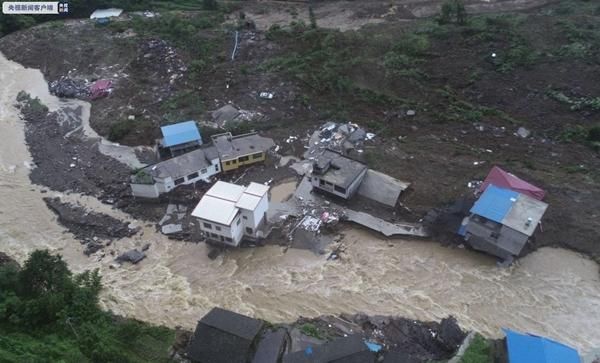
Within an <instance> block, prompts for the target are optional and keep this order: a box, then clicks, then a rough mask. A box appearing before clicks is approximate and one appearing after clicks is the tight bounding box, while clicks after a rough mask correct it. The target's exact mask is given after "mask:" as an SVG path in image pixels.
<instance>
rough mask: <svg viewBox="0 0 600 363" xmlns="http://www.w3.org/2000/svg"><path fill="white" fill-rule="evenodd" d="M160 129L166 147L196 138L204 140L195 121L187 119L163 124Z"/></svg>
mask: <svg viewBox="0 0 600 363" xmlns="http://www.w3.org/2000/svg"><path fill="white" fill-rule="evenodd" d="M160 131H161V132H162V135H163V139H164V140H163V146H164V147H170V146H174V145H180V144H185V143H186V142H190V141H196V140H200V141H202V138H201V137H200V131H198V126H196V122H195V121H185V122H179V123H176V124H173V125H167V126H163V127H161V128H160Z"/></svg>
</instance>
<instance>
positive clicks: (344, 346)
mask: <svg viewBox="0 0 600 363" xmlns="http://www.w3.org/2000/svg"><path fill="white" fill-rule="evenodd" d="M313 362H319V363H321V362H323V363H329V362H332V363H342V362H343V363H373V362H375V353H374V352H373V351H371V349H369V346H368V345H367V344H366V343H365V341H364V340H363V338H362V336H360V335H359V334H354V335H350V336H347V337H344V338H338V339H336V340H333V341H331V342H327V343H324V344H322V345H318V346H316V347H314V348H313V347H308V348H307V349H304V350H301V351H298V352H295V353H292V354H288V355H284V356H283V363H313Z"/></svg>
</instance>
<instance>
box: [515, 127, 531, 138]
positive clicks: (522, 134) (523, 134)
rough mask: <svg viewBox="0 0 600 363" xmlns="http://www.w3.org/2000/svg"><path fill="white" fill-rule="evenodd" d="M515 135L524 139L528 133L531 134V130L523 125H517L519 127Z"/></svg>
mask: <svg viewBox="0 0 600 363" xmlns="http://www.w3.org/2000/svg"><path fill="white" fill-rule="evenodd" d="M517 135H518V136H520V137H522V138H524V139H526V138H528V137H529V135H531V131H529V130H527V129H526V128H524V127H519V129H518V130H517Z"/></svg>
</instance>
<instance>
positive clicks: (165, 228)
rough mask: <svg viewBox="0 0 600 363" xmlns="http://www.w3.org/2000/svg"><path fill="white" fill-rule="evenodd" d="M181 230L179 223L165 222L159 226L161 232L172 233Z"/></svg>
mask: <svg viewBox="0 0 600 363" xmlns="http://www.w3.org/2000/svg"><path fill="white" fill-rule="evenodd" d="M182 231H183V228H182V226H181V224H166V225H164V226H162V228H161V232H162V234H167V235H168V234H173V233H180V232H182Z"/></svg>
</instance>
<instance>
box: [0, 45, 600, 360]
mask: <svg viewBox="0 0 600 363" xmlns="http://www.w3.org/2000/svg"><path fill="white" fill-rule="evenodd" d="M0 84H1V85H2V89H1V90H0V135H2V138H3V142H2V143H0V251H4V252H7V253H8V254H10V255H11V256H13V257H15V258H17V259H18V260H20V261H22V260H23V259H24V258H26V256H27V254H28V253H29V252H31V251H32V250H34V249H36V248H50V249H52V250H54V251H57V252H60V253H61V254H63V256H64V257H65V259H66V260H67V261H68V262H69V264H70V266H71V268H73V269H74V270H75V271H82V270H84V269H91V268H99V269H100V270H101V272H102V275H103V276H104V284H105V289H104V291H103V294H102V304H103V305H104V306H105V307H106V308H108V309H111V310H113V311H114V312H116V313H119V314H123V315H128V316H133V317H136V318H138V319H142V320H146V321H149V322H154V323H161V324H166V325H169V326H176V325H181V326H183V327H186V328H193V327H194V325H195V322H196V321H197V319H198V318H199V317H201V316H202V315H203V314H204V313H206V312H207V311H208V310H209V309H210V308H211V307H213V306H215V305H218V306H222V307H226V308H230V309H233V310H236V311H239V312H241V313H246V314H249V315H253V316H257V317H261V318H264V319H267V320H271V321H291V320H295V319H296V318H297V317H298V316H300V315H303V316H317V315H320V314H337V313H340V312H347V313H354V312H366V313H371V314H393V315H402V316H406V317H410V318H415V319H423V320H438V319H440V318H442V317H445V316H447V315H450V314H452V315H454V316H456V317H457V318H458V320H459V323H460V324H461V325H462V326H463V327H464V328H467V329H476V330H478V331H480V332H482V333H483V334H485V335H487V336H500V335H501V330H500V328H501V327H510V328H515V329H518V330H522V331H528V332H533V333H538V334H543V335H547V336H550V337H553V338H556V339H560V340H562V341H565V342H567V343H570V344H572V345H574V346H576V347H578V348H580V349H582V350H589V349H591V348H592V347H597V346H600V279H599V274H598V266H597V265H596V264H595V263H594V262H592V261H590V260H589V259H587V258H585V257H584V256H581V255H579V254H576V253H573V252H570V251H566V250H562V249H554V248H543V249H541V250H539V251H537V252H535V253H533V254H531V255H529V256H527V257H525V258H523V259H522V260H520V261H519V262H518V263H517V264H516V265H515V266H513V267H511V268H509V269H501V268H498V267H496V266H495V264H494V261H493V260H492V259H489V258H487V257H485V256H483V255H481V254H478V253H473V252H470V251H466V250H462V249H450V248H445V247H441V246H440V245H438V244H436V243H432V242H423V241H401V240H394V241H385V240H381V239H379V238H377V237H376V236H375V235H373V234H369V233H366V232H364V231H360V230H348V231H347V232H346V236H345V238H344V241H345V243H346V244H347V247H348V248H347V250H346V254H345V255H344V258H343V259H342V260H341V261H326V260H325V258H324V257H323V256H316V255H314V254H313V253H311V252H308V251H302V250H288V251H284V250H283V249H282V248H280V247H275V246H268V247H263V248H254V249H239V250H234V251H230V252H228V253H227V254H225V255H223V256H220V257H218V258H217V259H215V260H210V259H208V257H207V250H206V247H205V245H204V244H193V243H183V242H174V241H170V240H168V239H166V238H164V237H163V236H162V235H160V234H157V233H156V232H155V231H154V228H153V227H151V226H145V225H144V224H143V223H141V222H137V221H133V222H134V223H138V224H139V225H141V226H143V232H144V233H143V235H141V234H138V235H136V236H134V237H132V238H126V239H123V240H119V241H116V242H115V243H114V244H113V246H112V247H111V248H113V249H114V250H115V252H116V253H119V252H122V251H125V250H127V249H129V248H131V247H133V246H142V245H144V244H146V243H151V245H152V247H151V248H150V250H149V251H148V258H147V259H146V260H144V261H142V262H141V263H140V264H138V265H134V266H132V265H125V266H123V267H121V268H117V269H111V268H110V267H109V266H110V264H111V263H112V257H109V256H110V255H109V254H108V253H107V257H105V258H103V259H102V258H98V257H90V258H86V257H84V256H83V255H82V253H81V251H82V248H81V247H80V244H79V243H78V242H77V241H76V240H74V238H73V236H72V235H71V234H69V233H66V232H65V230H64V228H62V227H61V226H60V225H58V224H57V222H56V217H55V216H54V214H53V213H52V212H51V211H49V210H48V209H47V208H46V205H45V204H44V202H43V201H42V197H43V196H48V195H49V194H50V195H53V194H58V193H54V192H50V193H49V194H42V193H41V192H40V188H38V187H36V186H32V185H31V184H30V182H29V178H28V172H29V169H28V165H30V163H31V157H30V155H29V153H28V150H27V148H26V145H25V142H24V131H23V122H22V121H21V120H20V119H19V115H18V112H17V110H16V109H15V108H14V103H15V97H16V94H17V93H18V92H19V91H20V90H26V91H27V92H29V93H30V94H32V95H33V96H36V97H39V98H40V99H41V100H42V102H44V103H45V104H46V105H47V106H49V108H50V109H51V110H59V109H60V108H62V107H65V106H71V107H72V106H73V105H82V106H84V110H89V104H87V103H85V102H81V101H68V102H63V101H61V100H58V99H57V98H55V97H53V96H51V95H49V94H48V90H47V86H46V83H45V81H44V79H43V77H42V75H41V73H40V72H39V71H38V70H34V69H24V68H23V67H22V66H20V65H18V64H16V63H14V62H10V61H8V60H6V58H4V57H3V56H2V55H1V54H0ZM83 114H84V117H88V116H89V112H84V113H83ZM84 121H87V120H84ZM292 186H293V185H292V184H285V185H284V186H282V187H280V188H278V189H276V193H275V194H276V197H277V198H284V197H285V196H286V195H288V194H289V192H290V191H291V188H292ZM62 197H63V198H64V199H65V200H68V201H71V202H78V203H81V204H82V205H84V206H86V207H87V208H89V209H93V210H97V211H100V212H104V213H107V214H110V215H113V216H115V217H118V218H121V219H128V220H131V219H130V218H129V217H128V216H126V215H124V214H123V213H121V212H119V211H117V210H113V209H111V208H110V207H109V206H107V205H104V204H101V203H100V202H98V201H97V200H96V199H94V198H91V197H83V196H80V195H77V194H72V195H63V196H62ZM107 252H110V249H109V250H108V251H107Z"/></svg>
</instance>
